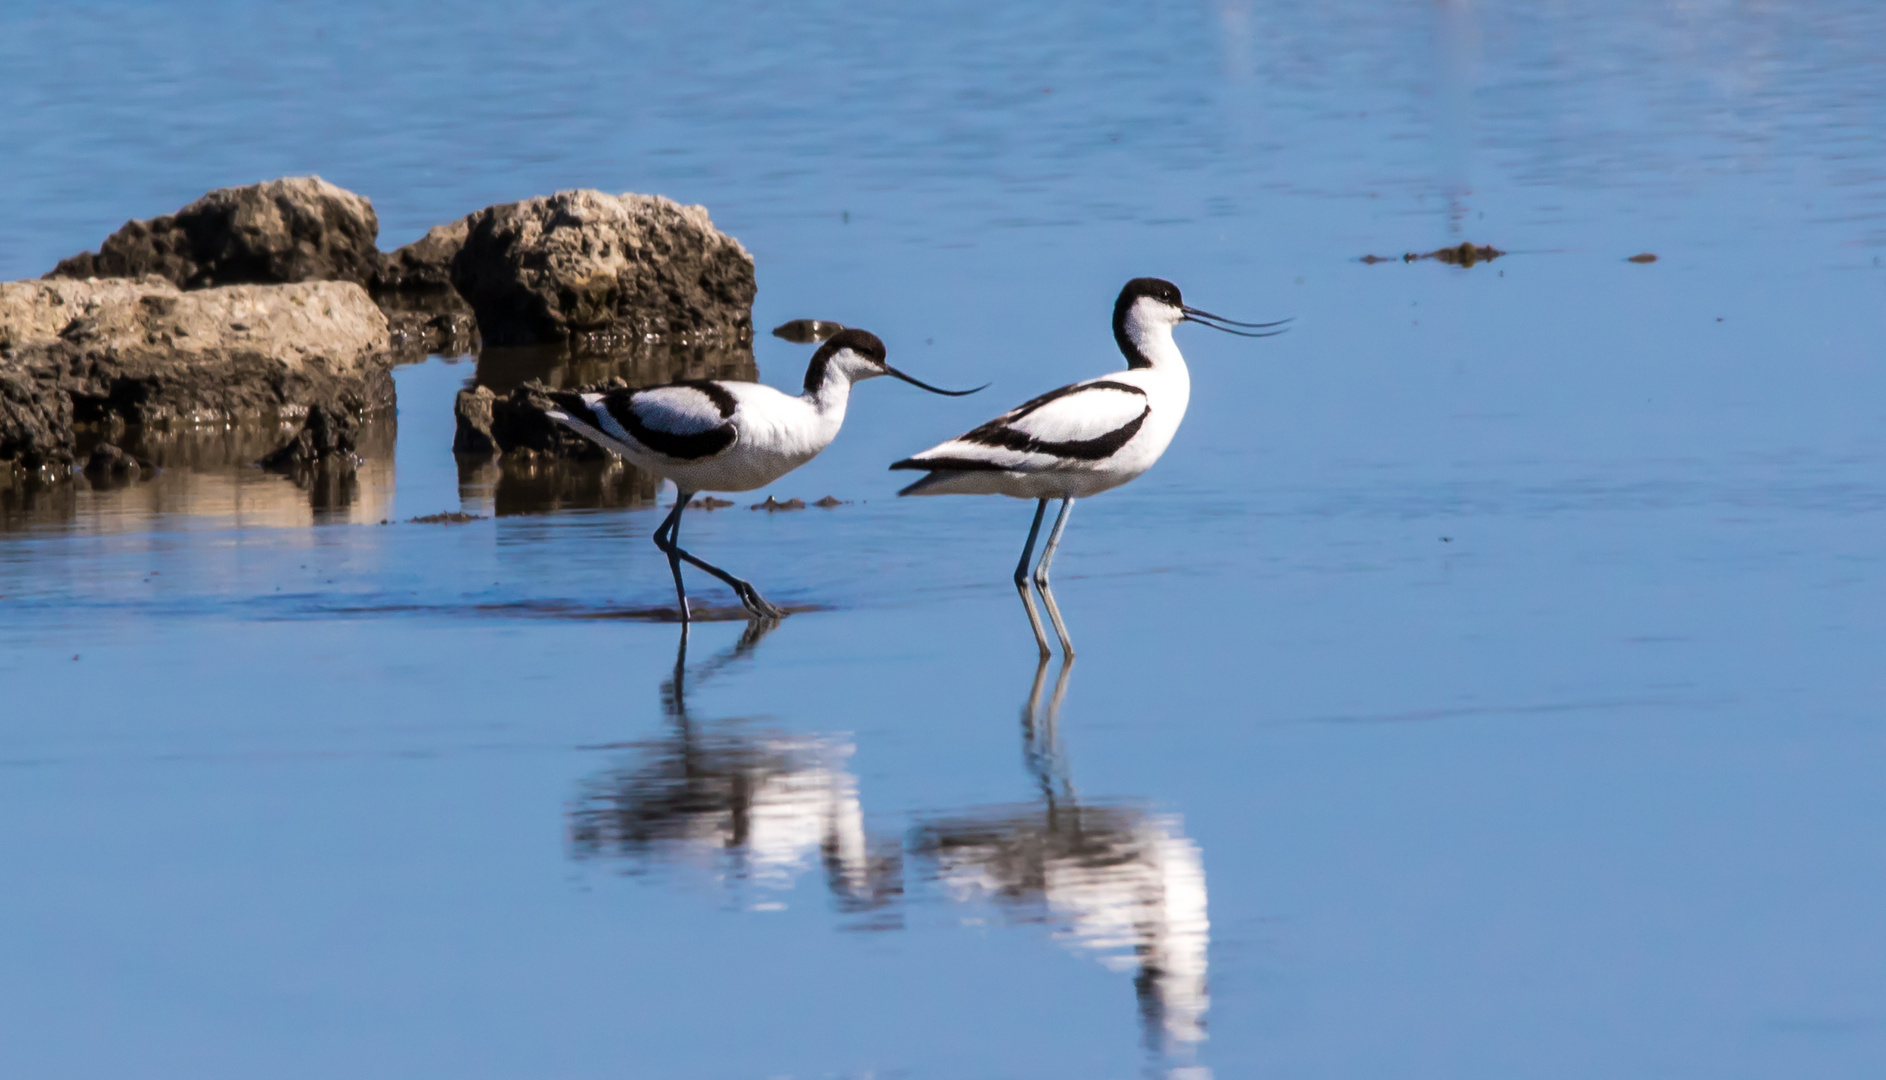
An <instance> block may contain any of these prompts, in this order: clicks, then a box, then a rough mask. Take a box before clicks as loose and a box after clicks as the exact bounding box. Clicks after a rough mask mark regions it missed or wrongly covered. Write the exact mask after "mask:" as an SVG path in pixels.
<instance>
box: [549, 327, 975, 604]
mask: <svg viewBox="0 0 1886 1080" xmlns="http://www.w3.org/2000/svg"><path fill="white" fill-rule="evenodd" d="M884 358H885V351H884V343H883V342H882V341H879V340H878V338H877V335H875V334H872V333H869V332H867V331H864V330H840V331H838V332H837V333H835V334H833V335H832V336H831V338H829V339H828V340H827V341H826V342H825V344H823V345H821V346H820V347H819V350H818V352H816V353H814V354H812V362H811V364H810V365H808V366H807V367H806V373H805V392H804V393H803V394H800V395H798V396H796V397H795V396H794V395H791V394H786V393H782V392H780V391H778V390H775V389H773V388H772V387H770V386H764V385H761V384H760V383H751V382H734V381H731V380H725V379H690V380H687V381H684V382H677V383H669V384H668V385H666V386H651V387H645V388H642V389H635V390H611V391H609V392H608V393H603V394H572V393H553V394H551V395H549V396H550V398H551V400H553V401H554V402H556V407H555V408H552V409H548V410H546V414H547V415H548V416H549V417H550V418H551V419H553V420H555V421H557V422H558V423H560V424H563V425H565V426H566V427H568V428H570V429H571V430H573V431H575V432H577V433H578V434H580V435H582V436H583V437H584V438H587V439H589V440H591V441H592V442H595V443H597V444H598V445H600V446H602V447H603V448H604V449H605V450H608V451H610V452H611V453H613V454H615V455H616V456H618V457H621V458H623V459H624V460H626V461H628V462H629V463H631V464H633V465H636V466H639V467H640V468H643V469H646V470H647V471H649V472H651V473H654V474H655V475H656V476H658V477H661V478H662V479H665V480H672V481H674V484H675V489H676V493H675V494H676V497H675V505H674V510H673V511H672V512H670V513H669V515H668V517H667V518H666V519H664V520H663V521H662V523H661V527H660V528H658V529H656V530H655V546H656V547H657V548H660V549H661V551H662V553H663V554H664V555H667V556H668V568H669V570H670V571H672V572H673V574H674V579H675V599H676V601H677V602H678V603H679V604H680V605H681V621H682V622H684V623H685V622H687V621H688V618H689V613H688V594H687V589H686V588H685V587H684V586H683V585H682V583H681V564H682V563H683V562H687V563H691V564H693V565H694V566H697V567H700V568H701V569H702V570H705V571H707V572H708V573H710V574H712V575H714V576H715V577H717V578H719V579H720V580H722V581H724V582H726V583H727V584H728V585H730V586H732V587H733V591H734V594H735V595H736V596H738V597H739V598H740V603H741V604H742V605H744V606H745V607H746V609H747V610H748V611H749V612H751V613H752V614H753V615H754V616H755V617H757V618H762V619H777V618H779V617H780V616H782V615H784V614H785V612H784V611H782V610H780V609H779V608H777V607H775V606H774V605H772V604H770V603H768V602H767V600H766V598H765V597H763V596H761V595H760V593H759V590H758V589H755V588H754V587H753V585H752V584H751V583H749V582H746V581H743V580H741V579H740V578H737V577H734V576H733V575H732V574H729V573H727V572H726V571H725V570H722V569H720V568H719V567H717V566H714V565H712V564H711V563H708V562H705V561H703V560H701V559H699V558H696V557H695V556H694V555H692V554H690V553H688V552H687V551H684V550H682V548H681V545H680V539H681V512H682V511H683V510H686V509H687V507H688V501H689V500H690V499H692V498H694V496H695V495H696V494H698V493H700V492H703V491H752V490H753V489H755V488H759V487H764V486H766V485H767V484H770V483H772V482H773V481H775V480H777V479H779V478H780V477H782V476H784V475H786V474H787V473H789V472H791V471H792V470H794V469H796V468H798V467H799V466H801V465H804V464H805V463H806V462H808V461H811V460H812V459H813V458H815V457H817V456H818V454H819V451H821V450H824V449H825V448H826V447H827V446H830V445H831V443H832V440H833V439H834V438H836V437H837V436H838V429H839V428H840V427H842V426H843V425H844V423H845V406H846V405H847V403H848V402H849V401H850V399H851V384H853V383H855V382H862V381H863V380H865V379H875V378H877V377H878V376H879V375H890V376H894V377H896V378H899V379H902V380H904V381H905V382H907V383H910V384H912V385H914V386H919V387H922V388H923V389H925V390H928V391H930V392H931V393H933V394H948V395H951V396H959V395H962V394H972V393H975V390H943V389H939V388H938V387H934V386H931V385H930V384H928V383H925V382H920V381H918V380H916V379H913V378H911V377H910V376H909V375H906V374H904V373H903V372H901V371H899V370H897V369H896V368H894V367H892V366H890V365H889V364H887V363H885V362H884ZM976 389H977V390H980V389H981V387H977V388H976Z"/></svg>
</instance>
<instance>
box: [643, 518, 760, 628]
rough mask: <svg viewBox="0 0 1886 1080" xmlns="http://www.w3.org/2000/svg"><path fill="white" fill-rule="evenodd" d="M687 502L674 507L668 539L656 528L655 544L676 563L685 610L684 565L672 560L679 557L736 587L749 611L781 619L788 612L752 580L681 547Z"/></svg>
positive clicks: (734, 589) (742, 604)
mask: <svg viewBox="0 0 1886 1080" xmlns="http://www.w3.org/2000/svg"><path fill="white" fill-rule="evenodd" d="M681 494H687V495H688V496H689V497H690V498H692V493H681ZM687 505H688V504H687V503H686V502H685V501H683V502H681V503H680V504H679V505H678V506H676V507H675V510H674V513H673V514H671V515H670V517H671V518H672V520H673V522H674V524H673V527H672V528H670V529H669V530H668V536H667V542H666V543H665V544H664V543H663V541H662V539H661V538H660V530H657V538H656V540H655V546H657V547H659V548H661V550H662V551H663V552H664V553H665V554H666V555H667V556H668V558H669V560H670V563H671V565H673V567H674V575H675V590H676V591H677V592H681V593H682V596H683V599H682V602H681V603H682V608H683V610H684V611H685V610H686V607H687V600H686V594H685V593H684V592H682V589H681V567H680V565H679V564H676V563H674V562H673V560H676V559H680V560H682V561H683V562H686V563H688V564H689V565H691V566H697V567H699V568H701V569H702V570H705V571H707V572H708V573H710V574H712V575H714V576H715V577H717V578H719V579H720V580H722V581H724V582H726V583H727V584H728V586H729V587H731V588H732V589H733V594H734V595H735V596H737V597H739V598H740V604H741V606H742V607H745V608H746V609H747V611H749V612H751V613H752V615H753V616H754V617H755V618H759V619H778V618H782V617H784V616H785V614H786V613H785V612H784V611H782V610H780V609H779V608H777V607H774V606H773V605H772V604H770V603H768V602H767V600H766V597H764V596H761V595H760V590H758V589H756V588H754V587H753V583H752V582H750V581H742V580H741V579H739V578H737V577H734V576H733V575H732V574H729V573H728V572H727V571H725V570H722V569H721V568H720V567H718V566H715V565H714V564H713V563H710V562H708V561H707V560H706V559H703V558H700V557H699V556H697V555H695V554H693V553H692V552H689V551H687V550H685V549H683V548H682V546H681V543H680V540H681V511H683V510H685V509H687ZM683 617H684V618H686V617H687V616H685V615H684V616H683Z"/></svg>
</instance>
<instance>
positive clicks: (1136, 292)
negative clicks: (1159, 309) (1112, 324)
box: [1113, 277, 1185, 312]
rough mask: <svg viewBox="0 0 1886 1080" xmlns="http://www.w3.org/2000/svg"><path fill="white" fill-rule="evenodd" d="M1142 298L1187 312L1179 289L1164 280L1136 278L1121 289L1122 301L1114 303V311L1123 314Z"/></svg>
mask: <svg viewBox="0 0 1886 1080" xmlns="http://www.w3.org/2000/svg"><path fill="white" fill-rule="evenodd" d="M1141 298H1145V299H1149V300H1155V301H1157V302H1159V303H1161V304H1164V305H1165V306H1167V307H1172V308H1178V309H1179V310H1181V311H1183V310H1185V300H1184V299H1183V298H1182V297H1180V296H1179V287H1178V286H1177V285H1174V284H1173V283H1172V282H1170V281H1167V280H1166V279H1164V278H1156V277H1136V278H1134V279H1133V280H1132V281H1129V282H1127V283H1126V284H1125V285H1124V286H1122V287H1121V289H1120V299H1118V300H1116V301H1114V304H1113V309H1114V311H1115V312H1121V311H1124V310H1126V309H1127V308H1129V307H1132V306H1133V304H1134V302H1135V301H1137V300H1140V299H1141Z"/></svg>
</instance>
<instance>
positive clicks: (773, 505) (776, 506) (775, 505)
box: [747, 495, 805, 514]
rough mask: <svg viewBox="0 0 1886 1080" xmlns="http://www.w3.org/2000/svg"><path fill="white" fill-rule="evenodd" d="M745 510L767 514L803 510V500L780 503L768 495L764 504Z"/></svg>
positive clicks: (755, 504)
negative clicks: (776, 511) (778, 511)
mask: <svg viewBox="0 0 1886 1080" xmlns="http://www.w3.org/2000/svg"><path fill="white" fill-rule="evenodd" d="M747 509H748V510H764V511H766V512H767V513H769V514H770V513H772V512H773V511H775V510H804V509H805V500H804V499H787V500H786V501H785V502H780V501H779V500H778V499H775V498H773V497H772V496H771V495H768V496H767V497H766V501H765V502H760V503H754V504H753V505H752V506H749V507H747Z"/></svg>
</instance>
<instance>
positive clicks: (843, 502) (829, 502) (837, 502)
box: [812, 495, 851, 510]
mask: <svg viewBox="0 0 1886 1080" xmlns="http://www.w3.org/2000/svg"><path fill="white" fill-rule="evenodd" d="M812 505H813V506H823V507H824V508H825V509H827V510H830V509H831V508H832V507H834V506H850V505H851V500H850V499H841V498H839V497H838V496H836V495H827V496H825V497H824V498H823V499H820V500H819V501H818V502H815V503H813V504H812Z"/></svg>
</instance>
